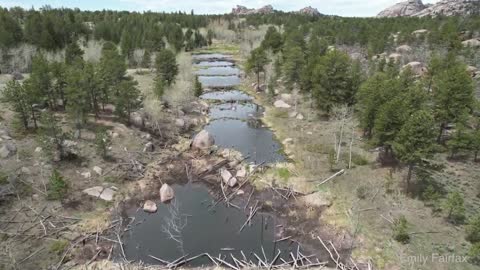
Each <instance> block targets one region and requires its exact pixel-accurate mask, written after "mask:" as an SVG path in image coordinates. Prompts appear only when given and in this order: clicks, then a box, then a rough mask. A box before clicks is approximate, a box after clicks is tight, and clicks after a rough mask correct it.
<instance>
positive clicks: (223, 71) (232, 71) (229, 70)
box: [195, 67, 240, 76]
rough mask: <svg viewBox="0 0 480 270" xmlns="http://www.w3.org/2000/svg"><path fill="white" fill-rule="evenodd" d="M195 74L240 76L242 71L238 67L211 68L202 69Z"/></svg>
mask: <svg viewBox="0 0 480 270" xmlns="http://www.w3.org/2000/svg"><path fill="white" fill-rule="evenodd" d="M195 74H197V75H201V76H229V75H230V76H231V75H237V76H238V75H240V69H238V68H236V67H209V68H202V69H200V70H199V71H197V72H195Z"/></svg>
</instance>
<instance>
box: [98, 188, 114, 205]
mask: <svg viewBox="0 0 480 270" xmlns="http://www.w3.org/2000/svg"><path fill="white" fill-rule="evenodd" d="M115 193H116V191H115V190H113V189H112V188H105V189H104V190H103V191H102V194H100V199H102V200H104V201H107V202H111V201H112V200H113V197H114V196H115Z"/></svg>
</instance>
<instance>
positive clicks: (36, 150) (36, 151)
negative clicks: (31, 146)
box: [35, 147, 43, 153]
mask: <svg viewBox="0 0 480 270" xmlns="http://www.w3.org/2000/svg"><path fill="white" fill-rule="evenodd" d="M42 150H43V149H42V147H37V148H35V153H40V152H42Z"/></svg>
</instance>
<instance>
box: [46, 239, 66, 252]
mask: <svg viewBox="0 0 480 270" xmlns="http://www.w3.org/2000/svg"><path fill="white" fill-rule="evenodd" d="M67 246H68V241H67V240H57V241H54V242H53V243H52V244H51V245H50V252H51V253H54V254H57V255H62V254H63V252H64V251H65V249H66V248H67Z"/></svg>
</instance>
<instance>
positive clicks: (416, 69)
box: [402, 62, 428, 76]
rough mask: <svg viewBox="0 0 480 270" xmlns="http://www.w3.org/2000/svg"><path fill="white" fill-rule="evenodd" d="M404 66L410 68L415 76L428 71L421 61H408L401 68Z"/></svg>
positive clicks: (403, 68)
mask: <svg viewBox="0 0 480 270" xmlns="http://www.w3.org/2000/svg"><path fill="white" fill-rule="evenodd" d="M406 68H410V69H411V70H412V71H413V74H415V75H416V76H423V75H425V74H426V73H427V72H428V70H427V67H426V66H425V64H424V63H422V62H410V63H408V64H406V65H405V66H403V67H402V70H405V69H406Z"/></svg>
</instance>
